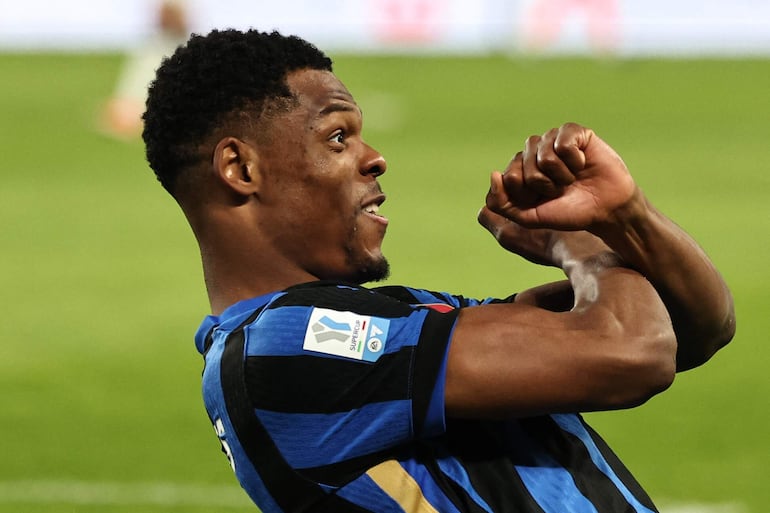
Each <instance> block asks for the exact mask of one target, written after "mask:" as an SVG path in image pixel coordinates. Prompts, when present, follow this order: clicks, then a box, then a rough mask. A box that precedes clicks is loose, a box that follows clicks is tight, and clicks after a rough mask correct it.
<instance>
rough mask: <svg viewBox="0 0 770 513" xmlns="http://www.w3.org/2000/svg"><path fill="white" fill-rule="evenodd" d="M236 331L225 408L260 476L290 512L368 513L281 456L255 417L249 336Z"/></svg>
mask: <svg viewBox="0 0 770 513" xmlns="http://www.w3.org/2000/svg"><path fill="white" fill-rule="evenodd" d="M257 315H258V313H257V312H255V314H254V315H252V316H251V318H250V319H249V320H247V322H244V324H243V325H241V326H240V327H239V328H238V329H236V330H235V331H233V332H232V333H231V334H230V335H229V336H228V337H227V340H226V342H225V349H224V351H223V352H222V364H221V369H220V376H221V381H222V391H223V394H224V401H225V407H226V409H227V413H228V416H229V417H230V421H231V422H232V424H233V427H234V429H235V435H236V436H237V437H238V440H239V441H240V443H241V446H242V448H243V451H244V452H245V454H246V456H247V457H248V458H249V460H250V461H251V463H252V464H253V465H254V468H255V469H256V470H257V472H258V473H259V476H260V478H261V479H262V482H263V483H264V484H265V487H266V488H267V490H268V491H269V493H270V495H272V496H273V498H274V499H275V501H276V502H277V503H278V504H279V506H280V507H281V509H282V510H283V511H285V512H286V513H293V512H297V513H299V512H306V513H310V512H313V513H332V512H334V513H364V512H366V511H367V510H366V509H364V508H361V507H360V506H358V505H356V504H353V503H351V502H349V501H346V500H344V499H342V498H341V497H338V496H336V495H334V494H331V493H327V492H325V491H324V490H323V489H322V488H321V487H320V486H319V485H318V484H317V483H315V482H313V481H311V480H309V479H306V478H305V477H303V476H302V475H300V474H299V473H297V472H296V471H295V470H294V469H292V468H291V467H290V466H289V465H288V464H287V463H286V460H284V459H283V457H282V456H281V453H280V451H278V448H277V447H276V446H275V444H274V443H273V441H272V439H271V438H270V434H269V433H268V432H267V430H266V429H265V427H264V426H263V425H262V423H261V422H260V421H259V419H258V418H257V417H256V416H255V415H254V412H253V410H252V407H251V401H250V400H249V397H248V392H247V389H246V381H245V376H244V373H245V365H244V361H243V356H244V345H245V336H244V333H243V327H244V325H245V324H247V323H248V322H253V320H254V319H255V318H256V316H257Z"/></svg>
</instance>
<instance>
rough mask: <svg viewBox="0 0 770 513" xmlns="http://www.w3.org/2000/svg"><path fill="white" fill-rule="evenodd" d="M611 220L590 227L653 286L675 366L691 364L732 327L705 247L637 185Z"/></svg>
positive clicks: (727, 301) (723, 340) (730, 310)
mask: <svg viewBox="0 0 770 513" xmlns="http://www.w3.org/2000/svg"><path fill="white" fill-rule="evenodd" d="M617 217H618V220H617V222H615V223H612V225H608V226H604V227H600V228H599V229H598V230H596V231H594V233H596V234H597V235H598V236H600V237H601V238H602V240H604V242H606V243H607V245H608V246H609V247H611V248H612V249H613V250H614V251H615V252H616V253H617V254H618V255H619V256H620V257H621V258H622V259H623V260H624V261H625V262H626V263H627V264H628V265H630V266H631V267H632V268H633V269H635V270H637V271H638V272H639V273H641V274H642V275H644V276H645V277H646V278H647V279H648V280H649V281H650V282H651V283H652V285H653V286H654V287H655V289H656V290H657V292H658V294H659V295H660V297H661V299H662V300H663V302H664V303H665V305H666V308H667V309H668V312H669V315H670V316H671V320H672V323H673V326H674V331H675V333H676V335H677V341H678V347H679V349H678V352H677V370H686V369H689V368H692V367H696V366H698V365H700V364H702V363H704V362H705V361H706V360H708V359H709V358H710V357H711V356H712V355H713V354H714V353H715V352H716V351H717V350H719V348H721V347H722V346H724V345H725V344H727V342H729V341H730V339H731V338H732V336H733V334H734V332H735V312H734V306H733V300H732V296H731V294H730V291H729V289H728V287H727V285H726V284H725V282H724V280H723V279H722V277H721V275H720V274H719V272H718V271H717V269H716V268H715V267H714V265H713V264H712V263H711V261H710V260H709V258H708V257H707V256H706V254H705V252H704V251H703V250H702V249H701V248H700V247H699V246H698V244H697V243H696V242H695V241H694V240H693V239H692V238H691V237H690V236H689V235H687V234H686V233H685V232H684V231H683V230H682V229H681V228H679V227H678V226H677V225H676V224H675V223H674V222H672V221H671V220H670V219H668V218H666V217H665V216H664V215H663V214H661V213H660V212H659V211H658V210H657V209H655V208H654V207H653V206H652V205H651V204H650V203H649V202H648V201H647V200H646V198H644V196H643V194H642V193H641V191H639V190H637V192H636V197H635V199H634V200H633V201H632V202H630V203H629V205H628V206H627V207H625V208H624V209H622V210H621V211H620V212H618V213H617Z"/></svg>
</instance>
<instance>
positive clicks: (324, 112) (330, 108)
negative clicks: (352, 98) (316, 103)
mask: <svg viewBox="0 0 770 513" xmlns="http://www.w3.org/2000/svg"><path fill="white" fill-rule="evenodd" d="M333 112H361V109H360V108H359V107H358V106H357V105H353V104H350V103H341V102H334V103H331V104H329V105H327V106H326V107H324V108H323V109H321V112H319V113H318V114H319V115H320V116H328V115H329V114H331V113H333Z"/></svg>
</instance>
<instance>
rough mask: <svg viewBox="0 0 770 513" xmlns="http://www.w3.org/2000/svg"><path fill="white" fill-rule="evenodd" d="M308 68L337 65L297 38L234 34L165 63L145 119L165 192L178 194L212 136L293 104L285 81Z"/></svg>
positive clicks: (184, 49)
mask: <svg viewBox="0 0 770 513" xmlns="http://www.w3.org/2000/svg"><path fill="white" fill-rule="evenodd" d="M306 68H307V69H318V70H327V71H331V70H332V61H331V60H330V59H329V58H328V57H327V56H326V55H325V54H324V53H323V52H321V51H320V50H318V49H317V48H316V47H315V46H313V45H312V44H310V43H308V42H307V41H305V40H303V39H300V38H298V37H295V36H283V35H281V34H279V33H278V32H271V33H266V32H258V31H256V30H249V31H246V32H241V31H238V30H232V29H231V30H222V31H219V30H214V31H212V32H210V33H209V34H208V35H205V36H201V35H197V34H194V35H193V36H192V37H191V38H190V40H189V41H188V42H187V43H186V44H185V45H183V46H180V47H179V48H178V49H177V50H176V52H174V54H173V55H171V56H170V57H167V58H165V59H164V60H163V62H162V63H161V65H160V67H159V68H158V70H157V72H156V76H155V80H154V81H153V82H152V83H151V84H150V86H149V89H148V96H147V103H146V110H145V113H144V115H143V116H142V117H143V119H144V130H143V132H142V137H143V139H144V143H145V148H146V155H147V161H148V162H149V164H150V167H151V168H152V169H153V171H155V176H156V177H157V178H158V180H159V181H160V183H161V185H163V187H164V188H165V189H166V190H167V191H168V192H169V193H171V194H172V195H173V194H174V190H175V187H176V184H177V181H178V180H179V178H180V174H181V173H182V172H183V170H184V169H185V168H186V167H188V166H190V165H194V164H196V163H197V162H198V161H199V160H200V155H199V154H198V149H197V148H198V147H199V146H200V145H201V144H202V143H203V142H204V140H205V138H206V137H207V136H208V135H209V134H211V133H213V132H214V130H216V129H217V128H219V127H220V126H221V124H223V123H225V122H226V121H227V120H228V118H229V117H231V116H233V115H234V114H238V113H240V111H245V110H248V111H250V112H255V113H257V114H259V113H260V112H261V110H262V109H263V108H264V107H266V106H267V103H268V102H270V101H271V100H274V99H279V98H287V99H291V97H292V95H291V92H290V91H289V88H288V86H287V84H286V75H287V74H289V73H290V72H292V71H295V70H298V69H306Z"/></svg>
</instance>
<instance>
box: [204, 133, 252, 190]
mask: <svg viewBox="0 0 770 513" xmlns="http://www.w3.org/2000/svg"><path fill="white" fill-rule="evenodd" d="M212 167H213V169H214V172H215V173H216V175H217V176H218V177H219V179H220V180H221V181H222V183H223V184H225V185H226V186H227V187H228V188H230V189H231V190H232V191H233V192H234V193H236V194H238V195H240V196H251V195H253V194H256V193H257V192H258V190H259V185H260V184H259V159H258V158H257V151H256V150H255V148H254V147H253V146H252V145H250V144H249V143H247V142H244V141H242V140H240V139H238V138H236V137H225V138H223V139H222V140H220V141H219V143H217V146H216V148H214V156H213V161H212Z"/></svg>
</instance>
